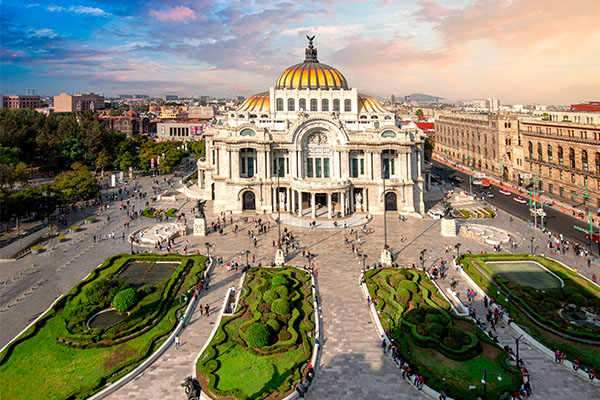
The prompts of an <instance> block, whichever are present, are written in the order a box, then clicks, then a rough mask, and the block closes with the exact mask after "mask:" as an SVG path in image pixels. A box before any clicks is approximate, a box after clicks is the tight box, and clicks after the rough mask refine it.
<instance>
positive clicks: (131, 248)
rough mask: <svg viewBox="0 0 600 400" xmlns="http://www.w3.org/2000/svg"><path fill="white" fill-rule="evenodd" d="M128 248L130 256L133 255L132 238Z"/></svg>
mask: <svg viewBox="0 0 600 400" xmlns="http://www.w3.org/2000/svg"><path fill="white" fill-rule="evenodd" d="M129 246H130V250H131V255H133V238H131V240H130V241H129Z"/></svg>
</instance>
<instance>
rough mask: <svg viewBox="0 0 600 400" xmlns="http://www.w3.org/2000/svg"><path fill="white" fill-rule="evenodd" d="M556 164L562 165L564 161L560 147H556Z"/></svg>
mask: <svg viewBox="0 0 600 400" xmlns="http://www.w3.org/2000/svg"><path fill="white" fill-rule="evenodd" d="M558 163H559V164H560V165H564V163H565V160H564V158H563V148H562V146H558Z"/></svg>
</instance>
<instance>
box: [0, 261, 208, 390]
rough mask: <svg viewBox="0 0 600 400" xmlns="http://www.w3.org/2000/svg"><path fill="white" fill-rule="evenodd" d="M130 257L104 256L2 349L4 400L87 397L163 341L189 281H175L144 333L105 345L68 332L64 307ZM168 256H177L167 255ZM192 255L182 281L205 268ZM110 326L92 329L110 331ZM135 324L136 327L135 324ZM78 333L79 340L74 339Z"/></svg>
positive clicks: (0, 374) (0, 375) (0, 382)
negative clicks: (63, 339) (64, 339)
mask: <svg viewBox="0 0 600 400" xmlns="http://www.w3.org/2000/svg"><path fill="white" fill-rule="evenodd" d="M136 257H140V256H136ZM141 257H143V255H142V256H141ZM158 257H160V256H158ZM129 258H130V256H118V257H113V258H110V259H108V260H107V261H105V263H104V264H103V265H102V266H101V267H99V268H98V269H97V270H96V272H94V273H92V275H91V276H90V277H89V278H88V280H86V281H84V282H83V283H80V284H78V285H77V286H76V287H75V288H74V289H73V290H72V291H70V292H69V293H68V294H67V295H66V296H65V297H64V299H65V300H64V301H62V300H61V301H59V302H58V303H57V304H56V305H55V306H54V307H53V309H52V310H50V311H49V312H48V313H47V314H46V315H44V317H42V318H41V319H40V321H38V323H36V325H35V326H33V327H31V328H30V329H29V330H28V331H27V332H25V333H24V334H23V335H21V336H20V337H19V338H18V339H17V340H16V341H15V342H13V345H9V347H8V348H7V349H6V350H5V351H4V352H2V354H0V387H1V388H2V389H1V390H0V399H27V398H35V397H37V396H38V395H39V394H40V393H43V394H44V399H83V398H87V397H89V396H90V395H91V394H93V393H94V392H96V391H98V390H100V389H101V388H102V387H103V386H104V385H105V384H106V383H107V382H113V381H115V380H117V379H118V378H119V377H121V376H123V375H125V374H126V373H127V372H129V371H130V370H132V369H133V368H134V367H135V366H136V365H138V364H139V363H140V362H141V361H142V360H143V359H145V358H146V357H148V356H149V355H150V354H151V353H152V352H153V351H155V350H156V349H157V348H158V347H159V346H160V344H162V343H163V341H164V339H165V338H166V336H167V335H168V334H169V333H170V332H171V331H172V329H173V328H174V327H175V325H176V323H177V320H176V317H175V313H176V311H177V309H178V308H179V303H178V302H174V301H172V300H173V299H174V298H176V296H177V295H178V294H179V293H180V292H183V291H184V290H185V289H187V287H188V286H184V285H177V286H176V287H175V289H176V291H175V292H173V293H171V294H170V296H171V297H170V301H169V302H168V303H167V308H166V309H165V311H164V313H162V314H160V315H162V317H161V318H160V319H159V320H158V323H157V324H156V325H154V326H153V327H152V328H151V329H149V330H147V331H145V332H144V331H142V330H141V329H142V328H143V326H140V327H139V329H137V331H138V333H141V334H138V336H135V335H134V336H135V337H133V338H131V339H130V340H126V339H125V340H123V341H121V342H119V341H118V340H117V341H115V343H114V344H112V345H111V344H109V343H110V342H109V341H107V342H106V344H107V345H106V347H100V346H99V344H98V343H94V342H90V341H88V339H89V338H88V336H89V333H88V332H83V333H81V334H75V333H74V332H67V331H66V324H65V315H64V309H65V306H67V307H68V306H70V302H73V301H75V302H78V301H79V299H80V298H81V296H82V293H83V292H84V291H85V288H86V287H87V286H89V285H92V284H93V283H94V282H95V281H98V279H103V278H104V277H105V276H106V275H108V274H109V273H111V272H115V271H116V270H118V269H119V268H120V267H121V266H122V265H123V264H124V262H126V261H127V259H129ZM152 258H157V256H155V255H153V256H152ZM180 258H182V259H184V257H180ZM169 259H173V257H172V256H169ZM185 259H187V258H185ZM189 259H192V260H193V261H194V265H193V266H192V267H191V268H189V269H188V270H187V274H186V275H185V276H184V277H182V278H184V279H185V280H184V281H183V282H184V284H187V283H191V279H192V278H191V277H192V276H194V277H198V276H199V275H200V274H201V272H202V271H203V270H204V258H201V257H190V258H189ZM188 278H189V279H190V280H188ZM178 281H179V280H178ZM195 281H197V280H195ZM134 310H135V308H134V309H133V310H132V315H133V314H134V313H135V311H134ZM123 321H127V319H125V320H123ZM136 321H138V320H136ZM139 321H143V320H139ZM134 322H135V321H134ZM130 323H131V322H130ZM117 325H118V324H116V325H115V326H117ZM110 329H113V328H112V327H111V328H110ZM110 329H109V328H107V329H105V330H94V331H97V332H100V331H102V332H107V331H109V330H110ZM133 329H134V330H135V329H136V326H135V325H134V326H133ZM86 335H87V336H86ZM57 337H68V338H69V340H73V342H71V343H72V345H69V346H68V345H67V344H65V343H59V342H57ZM117 337H118V333H117ZM78 338H79V339H81V342H75V340H76V339H78ZM106 340H108V339H106ZM15 343H16V344H15ZM75 343H81V345H77V344H75Z"/></svg>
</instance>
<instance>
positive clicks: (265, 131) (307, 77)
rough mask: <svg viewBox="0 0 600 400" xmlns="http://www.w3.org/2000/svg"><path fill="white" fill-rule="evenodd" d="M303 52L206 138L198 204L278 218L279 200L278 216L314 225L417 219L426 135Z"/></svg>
mask: <svg viewBox="0 0 600 400" xmlns="http://www.w3.org/2000/svg"><path fill="white" fill-rule="evenodd" d="M306 51H307V53H306V54H307V58H306V60H305V62H304V63H302V64H298V65H295V66H292V67H290V68H288V69H287V70H286V71H284V72H283V73H282V74H281V75H280V77H279V78H278V80H277V84H276V85H275V86H273V87H271V88H270V90H269V91H268V92H263V93H260V94H257V95H255V96H252V97H250V98H249V99H247V100H246V101H245V102H244V103H243V104H242V105H241V106H240V107H239V108H238V109H237V110H236V111H235V112H230V113H229V114H228V115H227V116H223V117H220V118H218V119H216V120H215V121H214V122H213V124H212V125H211V126H210V127H209V128H207V129H206V130H205V140H206V158H204V159H201V160H200V161H198V185H199V188H200V189H201V191H202V193H203V197H204V198H205V199H212V200H214V202H213V204H214V211H232V212H234V213H240V212H243V211H249V210H254V211H255V212H256V213H257V214H264V213H271V212H276V211H277V204H276V203H277V199H279V206H280V211H281V212H288V213H294V214H297V215H302V216H304V217H312V218H315V217H317V216H327V217H330V218H333V217H336V216H337V217H339V216H345V215H348V214H350V213H354V212H361V213H371V214H380V213H383V211H384V207H386V208H387V210H388V211H398V212H401V213H410V212H416V213H423V211H424V205H423V183H424V182H423V181H424V180H423V165H424V162H423V154H424V152H423V143H424V136H423V133H422V131H420V130H419V129H418V128H417V126H416V125H415V124H412V123H411V124H408V125H405V126H403V127H399V123H398V121H397V120H396V118H395V115H394V114H393V113H390V112H388V111H386V110H385V109H384V108H383V107H382V106H381V104H379V102H377V100H375V99H374V98H372V97H370V96H366V95H363V94H359V93H358V92H357V90H356V89H354V88H348V87H347V83H346V80H345V78H343V75H341V73H340V72H339V71H337V70H335V69H334V68H332V67H329V66H327V65H325V64H321V63H319V62H318V61H317V59H316V49H314V47H312V40H311V41H310V43H309V47H308V48H307V50H306ZM384 175H385V179H384ZM384 181H385V182H384ZM384 184H385V194H384ZM277 191H279V196H278V195H277Z"/></svg>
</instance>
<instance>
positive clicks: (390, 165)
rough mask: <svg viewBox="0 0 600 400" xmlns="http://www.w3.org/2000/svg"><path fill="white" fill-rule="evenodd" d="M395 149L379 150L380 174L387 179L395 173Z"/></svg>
mask: <svg viewBox="0 0 600 400" xmlns="http://www.w3.org/2000/svg"><path fill="white" fill-rule="evenodd" d="M396 158H397V154H396V150H383V151H382V152H381V161H382V162H381V167H382V170H381V175H382V176H384V177H385V179H388V178H389V177H390V176H393V175H396Z"/></svg>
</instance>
